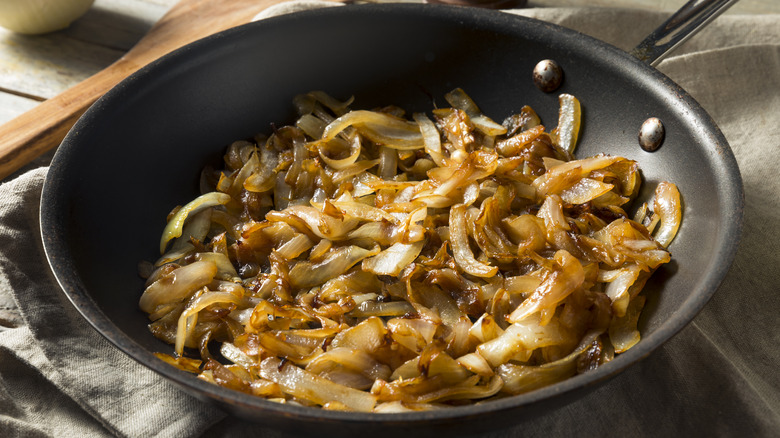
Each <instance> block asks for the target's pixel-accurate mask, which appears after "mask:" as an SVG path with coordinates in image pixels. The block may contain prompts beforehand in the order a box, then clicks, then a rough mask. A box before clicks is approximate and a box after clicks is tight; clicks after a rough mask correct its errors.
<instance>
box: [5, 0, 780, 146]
mask: <svg viewBox="0 0 780 438" xmlns="http://www.w3.org/2000/svg"><path fill="white" fill-rule="evenodd" d="M175 3H176V0H96V1H95V4H94V5H93V6H92V8H91V9H90V10H89V11H88V12H87V13H86V14H85V15H84V16H83V17H81V18H80V19H79V20H77V21H75V22H74V23H73V24H72V25H71V26H70V27H69V28H68V29H65V30H62V31H58V32H53V33H50V34H45V35H38V36H26V35H19V34H15V33H13V32H10V31H8V30H6V29H3V28H0V124H3V123H5V122H7V121H9V120H11V119H12V118H14V117H16V116H17V115H19V114H21V113H23V112H24V111H27V110H29V109H31V108H33V107H35V106H36V105H37V104H39V103H40V102H42V101H44V100H46V99H48V98H50V97H52V96H55V95H57V94H59V93H60V92H62V91H64V90H66V89H68V88H69V87H71V86H73V85H75V84H77V83H78V82H80V81H82V80H83V79H86V78H87V77H89V76H91V75H92V74H94V73H96V72H98V71H100V70H102V69H103V68H105V67H106V66H108V65H109V64H111V63H112V62H113V61H115V60H116V59H118V58H119V57H120V56H122V54H124V53H125V52H126V51H127V50H129V49H130V48H131V47H133V45H134V44H135V43H136V42H137V41H138V40H139V39H140V38H141V37H142V36H143V35H144V34H145V33H146V32H147V31H148V29H149V28H150V27H151V26H152V25H153V24H154V23H155V22H156V21H157V20H158V19H159V18H160V17H161V16H162V15H164V14H165V13H166V12H167V11H168V9H170V8H171V7H172V6H173V5H174V4H175ZM684 3H685V0H529V3H528V6H529V7H555V6H582V5H589V6H618V7H636V8H645V9H656V10H665V11H673V10H676V9H677V8H679V7H680V6H681V5H682V4H684ZM727 13H729V14H766V13H775V14H777V13H780V1H778V0H742V1H740V2H738V3H737V4H736V5H735V6H733V7H732V8H731V9H730V10H729V11H728V12H727ZM44 159H45V157H44Z"/></svg>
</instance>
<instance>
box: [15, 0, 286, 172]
mask: <svg viewBox="0 0 780 438" xmlns="http://www.w3.org/2000/svg"><path fill="white" fill-rule="evenodd" d="M281 2H282V0H231V1H229V2H223V1H220V0H182V1H180V2H179V3H177V4H176V5H175V6H174V7H173V8H171V9H170V10H169V11H168V13H167V14H165V15H164V16H163V17H162V18H161V19H160V20H159V21H158V22H157V23H156V24H155V25H154V26H153V27H152V28H151V30H150V31H149V32H148V33H147V34H146V36H144V37H143V38H142V39H141V40H140V41H138V43H137V44H136V45H135V46H134V47H133V48H132V49H131V50H130V51H129V52H127V53H126V54H125V55H124V56H122V57H121V58H119V59H118V60H117V61H116V62H114V63H113V64H111V65H109V66H108V67H107V68H105V69H104V70H101V71H99V72H98V73H96V74H95V75H93V76H91V77H89V78H87V79H85V80H84V81H82V82H80V83H78V84H77V85H75V86H74V87H72V88H70V89H68V90H66V91H64V92H63V93H61V94H58V95H56V96H54V97H52V98H51V99H48V100H46V101H45V102H43V103H41V104H40V105H38V106H36V107H35V108H33V109H32V110H30V111H27V112H25V113H23V114H21V115H20V116H18V117H16V118H14V119H12V120H11V121H9V122H8V123H5V124H4V125H2V126H0V179H1V178H4V177H6V176H7V175H9V174H11V173H12V172H14V171H15V170H16V169H18V168H20V167H21V166H23V165H25V164H27V163H28V162H30V161H32V160H33V159H35V158H36V157H38V156H40V155H41V154H42V153H44V152H46V151H48V150H50V149H52V148H55V147H56V146H57V145H59V143H60V142H61V141H62V139H63V138H64V137H65V134H67V132H68V130H70V128H71V127H72V126H73V124H74V123H75V122H76V120H78V118H79V117H80V116H81V115H82V114H83V113H84V111H86V110H87V108H89V106H90V105H92V103H94V102H95V100H97V99H98V98H99V97H100V96H102V95H103V94H104V93H105V92H106V91H108V90H109V89H111V87H113V86H114V85H116V84H117V83H118V82H120V81H121V80H122V79H124V78H125V77H127V76H129V75H130V74H132V73H133V72H135V71H136V70H138V69H139V68H141V67H143V66H144V65H146V64H148V63H150V62H151V61H154V60H155V59H157V58H159V57H161V56H163V55H165V54H166V53H168V52H170V51H172V50H175V49H177V48H179V47H181V46H183V45H186V44H188V43H190V42H193V41H195V40H197V39H200V38H202V37H205V36H208V35H210V34H212V33H215V32H219V31H221V30H225V29H228V28H230V27H234V26H236V25H239V24H244V23H247V22H249V21H250V20H251V19H252V18H253V17H254V16H255V15H257V14H258V13H259V12H261V11H263V10H264V9H266V8H268V7H269V6H272V5H274V4H277V3H281Z"/></svg>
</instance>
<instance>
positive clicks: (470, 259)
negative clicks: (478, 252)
mask: <svg viewBox="0 0 780 438" xmlns="http://www.w3.org/2000/svg"><path fill="white" fill-rule="evenodd" d="M449 226H450V230H449V234H450V244H451V245H452V256H453V258H454V259H455V262H456V263H457V264H458V266H459V267H460V268H461V269H463V271H464V272H466V273H469V274H471V275H474V276H476V277H492V276H494V275H496V274H497V273H498V267H497V266H490V265H489V264H487V263H483V262H480V261H478V260H477V259H475V258H474V253H473V252H472V251H471V247H470V246H469V236H468V228H467V226H466V206H465V205H463V204H458V205H454V206H452V208H451V209H450V220H449Z"/></svg>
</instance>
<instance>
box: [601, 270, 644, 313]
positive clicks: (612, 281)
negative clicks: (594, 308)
mask: <svg viewBox="0 0 780 438" xmlns="http://www.w3.org/2000/svg"><path fill="white" fill-rule="evenodd" d="M640 272H642V270H641V268H640V267H639V266H638V265H635V264H634V265H629V266H627V267H625V268H621V269H619V270H617V272H614V273H612V274H611V275H608V277H611V278H609V279H608V280H605V281H609V282H608V283H607V286H606V287H605V288H604V293H605V294H607V296H608V297H609V299H610V300H612V310H613V312H614V314H615V316H617V317H622V316H623V315H625V314H626V309H627V308H628V301H629V298H630V297H629V294H628V290H629V288H630V287H631V285H633V284H634V282H635V281H636V279H637V277H639V273H640ZM599 277H601V273H599Z"/></svg>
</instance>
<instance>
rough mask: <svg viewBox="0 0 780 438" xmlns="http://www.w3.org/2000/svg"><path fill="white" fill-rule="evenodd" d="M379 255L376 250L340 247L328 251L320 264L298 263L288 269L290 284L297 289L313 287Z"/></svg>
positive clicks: (354, 246) (352, 246)
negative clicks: (366, 259)
mask: <svg viewBox="0 0 780 438" xmlns="http://www.w3.org/2000/svg"><path fill="white" fill-rule="evenodd" d="M377 253H379V249H378V246H377V248H376V249H371V250H368V249H365V248H361V247H359V246H356V245H350V246H344V247H340V248H338V249H336V250H334V251H330V252H329V253H328V255H327V256H326V257H325V259H324V260H323V261H322V262H320V263H316V264H314V263H311V262H309V261H302V262H298V263H296V264H295V266H293V268H292V269H290V284H291V285H292V286H293V287H297V288H307V287H313V286H317V285H320V284H323V283H325V282H326V281H328V280H330V279H331V278H335V277H338V276H339V275H341V274H343V273H345V272H347V271H348V270H349V268H351V267H353V266H355V264H357V263H358V262H360V261H361V260H363V259H364V258H366V257H370V256H372V255H375V254H377Z"/></svg>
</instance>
